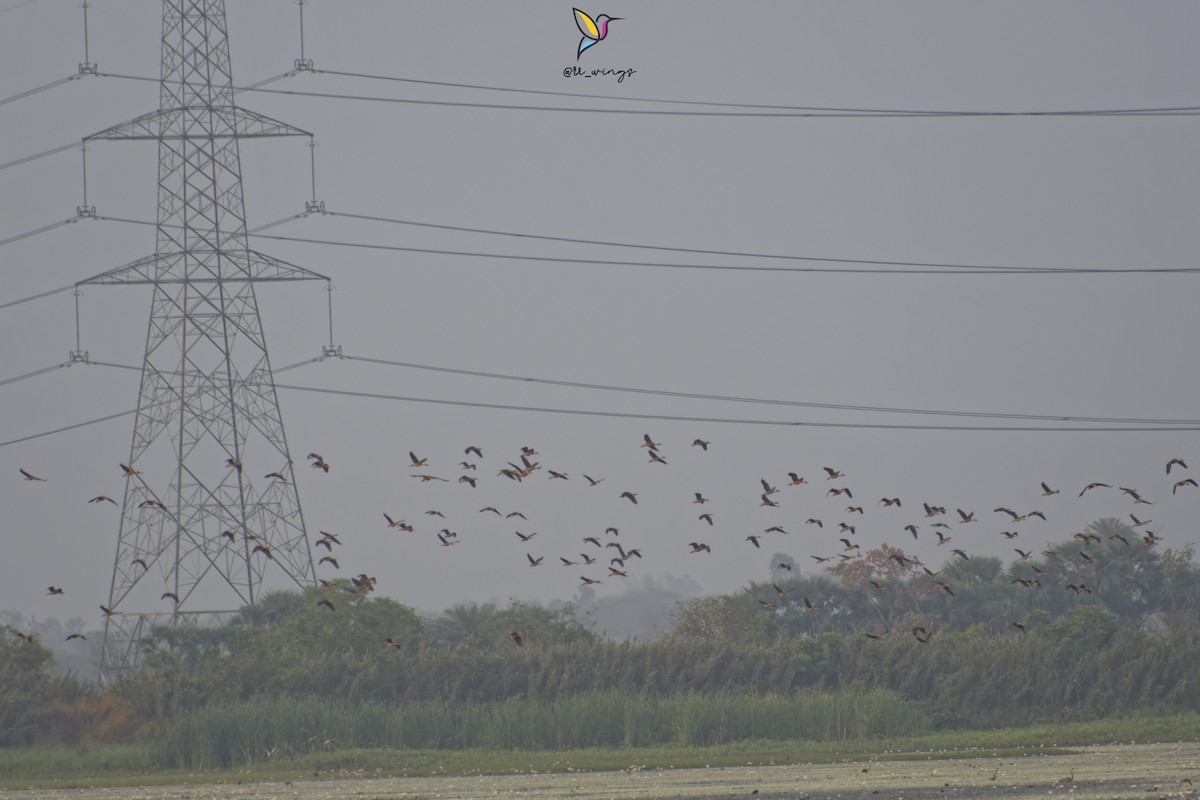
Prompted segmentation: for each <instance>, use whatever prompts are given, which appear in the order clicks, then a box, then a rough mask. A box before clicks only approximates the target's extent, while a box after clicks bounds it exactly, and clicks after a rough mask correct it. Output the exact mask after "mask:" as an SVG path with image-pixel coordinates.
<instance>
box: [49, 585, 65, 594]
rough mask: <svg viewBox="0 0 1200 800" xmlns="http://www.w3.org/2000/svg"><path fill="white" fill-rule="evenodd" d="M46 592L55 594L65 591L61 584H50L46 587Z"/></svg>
mask: <svg viewBox="0 0 1200 800" xmlns="http://www.w3.org/2000/svg"><path fill="white" fill-rule="evenodd" d="M46 594H48V595H55V594H64V592H63V590H62V588H61V587H59V586H50V587H48V588H47V589H46Z"/></svg>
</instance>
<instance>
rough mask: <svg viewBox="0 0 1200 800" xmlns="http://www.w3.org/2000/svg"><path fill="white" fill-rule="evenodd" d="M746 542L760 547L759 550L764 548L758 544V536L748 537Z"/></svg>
mask: <svg viewBox="0 0 1200 800" xmlns="http://www.w3.org/2000/svg"><path fill="white" fill-rule="evenodd" d="M746 541H747V542H749V543H750V544H752V545H754V546H755V547H759V548H761V547H762V545H761V544H759V543H758V537H757V536H753V535H751V536H747V537H746Z"/></svg>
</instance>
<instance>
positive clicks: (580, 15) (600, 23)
mask: <svg viewBox="0 0 1200 800" xmlns="http://www.w3.org/2000/svg"><path fill="white" fill-rule="evenodd" d="M572 11H574V12H575V24H576V25H578V26H579V32H580V33H582V34H583V38H582V39H580V40H579V50H578V52H576V53H575V60H576V61H578V60H579V57H580V56H582V55H583V51H584V50H587V49H588V48H589V47H591V46H592V45H594V44H597V43H599V42H600V41H602V40H603V39H604V37H605V36H608V23H610V22H616V21H617V20H619V19H622V18H621V17H610V16H608V15H607V14H601V15H599V16H598V17H596V18H595V19H592V18H591V17H589V16H588V15H587V14H585V13H584V12H582V11H580V10H579V9H578V8H574V9H572Z"/></svg>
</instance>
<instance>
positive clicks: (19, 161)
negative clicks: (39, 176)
mask: <svg viewBox="0 0 1200 800" xmlns="http://www.w3.org/2000/svg"><path fill="white" fill-rule="evenodd" d="M76 147H79V143H78V142H71V143H70V144H64V145H62V146H61V147H55V148H54V149H52V150H43V151H42V152H40V153H34V154H33V155H31V156H25V157H24V158H18V159H17V160H16V161H8V162H6V163H4V164H0V169H8V168H9V167H17V166H20V165H21V164H27V163H29V162H30V161H36V160H38V159H39V158H45V157H46V156H52V155H55V154H57V153H61V152H63V151H66V150H73V149H75V148H76Z"/></svg>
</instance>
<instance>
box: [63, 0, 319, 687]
mask: <svg viewBox="0 0 1200 800" xmlns="http://www.w3.org/2000/svg"><path fill="white" fill-rule="evenodd" d="M162 20H163V24H162V73H161V74H162V79H161V84H160V85H161V93H160V107H159V109H158V110H157V111H154V112H151V113H149V114H146V115H143V116H141V117H138V118H136V119H134V120H130V121H128V122H124V123H122V124H120V125H116V126H114V127H112V128H109V129H107V130H104V131H101V132H99V133H97V134H94V135H92V136H89V137H87V138H86V139H85V142H86V141H92V140H100V139H105V140H114V139H118V140H145V139H150V140H154V141H156V142H158V217H157V242H156V247H155V251H154V255H152V256H148V257H146V258H142V259H139V260H137V261H134V262H132V263H130V264H127V265H125V266H123V267H119V268H117V269H114V270H111V271H109V272H106V273H104V274H102V275H99V276H97V277H95V278H91V279H89V280H87V281H83V282H82V283H84V284H149V285H151V286H152V287H153V292H154V295H153V301H152V304H151V308H150V324H149V330H148V333H147V336H146V355H145V360H144V362H143V366H142V378H141V389H140V392H139V395H138V408H137V416H136V419H135V422H134V428H133V443H132V446H131V448H130V453H129V460H128V462H126V463H127V466H128V467H129V468H130V472H131V473H135V474H130V475H128V477H127V479H126V481H127V482H126V489H125V498H124V504H123V506H122V510H121V527H120V533H119V535H118V539H117V553H116V559H115V561H114V564H113V577H112V588H111V590H110V593H109V599H108V604H107V608H108V610H109V612H110V613H109V615H108V617H107V619H106V625H105V632H104V651H103V657H102V661H101V678H102V679H103V680H111V679H112V678H114V677H116V676H117V675H119V674H121V673H122V672H123V671H125V670H127V669H129V668H131V667H133V666H134V665H136V663H137V659H138V650H139V647H138V645H139V641H140V640H141V638H142V637H143V635H144V634H145V633H146V632H147V627H148V626H150V625H162V624H175V623H179V622H181V621H188V622H197V623H199V622H202V621H204V620H205V618H211V617H212V616H213V615H220V614H227V613H229V612H232V611H235V610H237V609H238V608H240V607H241V606H243V605H248V604H253V603H255V602H256V601H257V600H258V598H259V595H260V592H261V588H262V586H263V583H264V578H266V579H268V580H269V581H270V582H271V583H272V584H275V583H284V584H287V583H289V582H291V583H294V584H298V585H300V586H307V585H312V584H314V583H315V582H316V573H315V570H314V568H313V558H312V549H311V547H310V544H309V540H308V537H307V535H306V532H305V528H304V517H303V514H302V513H301V509H300V500H299V496H298V495H297V492H296V485H295V480H294V473H293V469H292V460H291V456H290V454H289V452H288V445H287V439H286V437H285V435H284V429H283V418H282V416H281V415H280V411H279V402H278V398H277V396H276V392H275V385H274V382H273V378H272V373H271V364H270V359H269V357H268V353H267V343H266V339H265V338H264V335H263V329H262V324H261V321H260V319H259V313H258V304H257V300H256V298H255V291H254V285H255V283H259V282H264V281H293V280H314V279H315V280H328V279H327V278H325V276H322V275H318V274H316V273H313V272H310V271H308V270H304V269H301V268H299V267H296V266H294V265H292V264H288V263H286V262H283V261H280V260H279V259H275V258H271V257H269V256H266V255H263V254H262V253H258V252H255V251H253V250H251V249H250V248H249V246H248V244H247V237H246V218H245V213H244V207H243V195H242V177H241V162H240V155H239V149H238V143H239V141H240V140H241V139H245V138H251V137H265V136H309V134H308V133H307V132H306V131H302V130H299V129H297V128H294V127H292V126H289V125H286V124H284V123H282V122H278V121H276V120H273V119H270V118H268V117H265V116H263V115H261V114H256V113H254V112H251V111H247V110H245V109H242V108H238V107H237V106H236V105H234V89H233V76H232V70H231V67H230V59H229V41H228V38H227V35H226V30H227V29H226V20H225V4H224V0H163V16H162ZM243 465H244V466H243ZM267 473H273V477H266V478H264V477H262V476H263V475H264V474H267Z"/></svg>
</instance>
